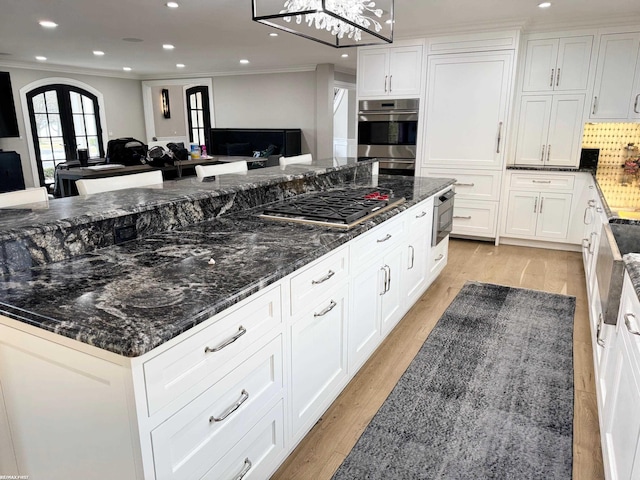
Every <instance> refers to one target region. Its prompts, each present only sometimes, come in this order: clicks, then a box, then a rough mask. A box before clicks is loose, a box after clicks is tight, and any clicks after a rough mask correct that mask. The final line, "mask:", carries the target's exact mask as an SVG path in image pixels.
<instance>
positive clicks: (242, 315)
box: [144, 286, 282, 415]
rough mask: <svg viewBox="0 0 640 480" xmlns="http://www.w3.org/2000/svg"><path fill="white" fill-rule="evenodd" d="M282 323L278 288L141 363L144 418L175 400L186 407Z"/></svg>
mask: <svg viewBox="0 0 640 480" xmlns="http://www.w3.org/2000/svg"><path fill="white" fill-rule="evenodd" d="M281 324H282V312H281V301H280V287H279V286H278V287H276V288H272V289H270V290H268V291H266V292H264V293H262V294H258V296H257V297H256V298H253V299H252V300H251V301H250V302H249V303H247V304H245V305H243V306H242V307H240V308H238V309H236V310H235V311H233V312H231V313H229V314H228V315H226V316H224V317H223V318H221V319H220V320H218V321H217V322H215V323H214V324H212V325H211V326H209V327H207V328H205V329H204V330H202V331H200V332H198V333H196V334H194V335H192V336H191V337H189V338H187V339H185V340H184V341H183V342H181V343H179V344H177V345H176V346H174V347H172V348H171V349H169V350H167V351H166V352H163V353H162V354H160V355H158V356H157V357H155V358H152V359H151V360H149V361H148V362H146V363H145V364H144V378H145V386H146V390H147V406H148V410H149V415H153V414H154V413H156V412H157V411H158V410H160V409H161V408H163V407H164V406H166V405H168V404H170V403H171V402H174V401H175V402H176V405H175V407H176V408H178V407H179V406H180V405H183V404H185V403H187V402H188V401H189V399H191V398H193V397H194V396H195V395H197V394H199V393H200V392H201V391H204V390H205V389H206V388H207V387H208V386H209V385H211V384H212V383H214V382H215V381H216V380H217V379H219V378H221V377H222V376H223V375H224V374H225V373H226V372H229V370H231V369H232V368H235V367H236V366H237V365H238V364H239V363H240V362H241V361H242V360H243V358H244V356H243V354H244V355H246V349H247V347H248V346H249V345H251V344H253V343H254V342H257V341H258V340H262V341H265V342H266V341H267V340H268V339H269V334H270V333H271V332H272V331H276V329H277V327H279V326H281ZM233 339H236V340H233Z"/></svg>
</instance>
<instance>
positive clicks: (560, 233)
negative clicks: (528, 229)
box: [536, 193, 572, 239]
mask: <svg viewBox="0 0 640 480" xmlns="http://www.w3.org/2000/svg"><path fill="white" fill-rule="evenodd" d="M571 198H572V195H571V194H570V193H542V194H540V205H539V210H538V212H539V214H538V223H537V229H536V235H537V236H539V237H546V238H556V239H563V238H567V232H568V230H569V215H570V214H571Z"/></svg>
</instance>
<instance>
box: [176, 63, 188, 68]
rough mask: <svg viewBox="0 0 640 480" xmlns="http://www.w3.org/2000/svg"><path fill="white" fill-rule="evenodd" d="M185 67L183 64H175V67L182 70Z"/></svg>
mask: <svg viewBox="0 0 640 480" xmlns="http://www.w3.org/2000/svg"><path fill="white" fill-rule="evenodd" d="M185 66H186V65H185V64H184V63H176V67H178V68H184V67H185Z"/></svg>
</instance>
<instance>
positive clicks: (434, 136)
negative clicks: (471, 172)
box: [422, 52, 513, 170]
mask: <svg viewBox="0 0 640 480" xmlns="http://www.w3.org/2000/svg"><path fill="white" fill-rule="evenodd" d="M512 64H513V53H512V52H501V53H495V52H484V53H474V54H455V55H432V56H431V57H430V58H429V61H428V68H427V73H428V81H427V100H426V122H425V123H426V125H425V141H424V149H423V151H424V152H425V155H424V157H423V163H422V167H428V168H431V167H434V166H437V167H444V168H455V167H464V168H465V169H474V168H478V169H497V170H499V169H500V168H501V167H502V165H503V160H504V151H505V148H504V147H505V140H506V133H507V132H506V129H507V125H506V122H507V116H508V109H509V98H510V92H511V84H512Z"/></svg>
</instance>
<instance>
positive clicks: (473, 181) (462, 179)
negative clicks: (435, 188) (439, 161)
mask: <svg viewBox="0 0 640 480" xmlns="http://www.w3.org/2000/svg"><path fill="white" fill-rule="evenodd" d="M423 175H427V176H431V177H445V178H446V177H450V178H455V179H456V183H454V184H453V186H454V190H455V192H456V202H457V201H458V199H465V200H490V201H497V200H499V198H500V180H501V178H502V172H494V171H489V170H467V169H465V170H464V171H460V169H445V168H429V169H428V170H426V171H424V173H423Z"/></svg>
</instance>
